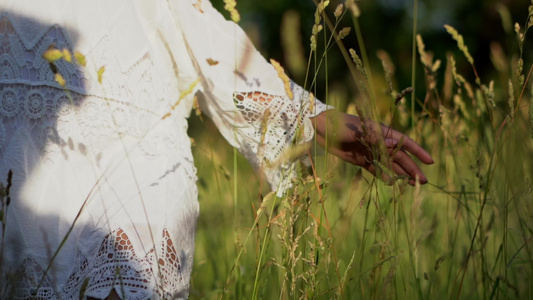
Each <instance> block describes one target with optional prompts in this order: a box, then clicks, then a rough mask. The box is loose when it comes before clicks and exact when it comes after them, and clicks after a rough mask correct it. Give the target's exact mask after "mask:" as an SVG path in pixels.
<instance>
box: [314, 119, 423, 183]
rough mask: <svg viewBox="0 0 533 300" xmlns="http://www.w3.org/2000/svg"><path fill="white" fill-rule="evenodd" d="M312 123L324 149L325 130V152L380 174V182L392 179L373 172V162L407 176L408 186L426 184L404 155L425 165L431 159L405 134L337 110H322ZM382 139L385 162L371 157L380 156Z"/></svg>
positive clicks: (374, 164) (413, 164) (417, 169)
mask: <svg viewBox="0 0 533 300" xmlns="http://www.w3.org/2000/svg"><path fill="white" fill-rule="evenodd" d="M311 120H312V121H313V125H314V126H315V129H316V140H317V142H318V143H319V144H320V145H321V146H322V147H324V146H325V144H326V127H327V143H328V147H327V149H328V151H329V152H330V153H332V154H334V155H336V156H338V157H339V158H341V159H343V160H344V161H346V162H349V163H351V164H354V165H358V166H361V167H363V168H365V169H367V170H368V171H369V172H370V173H372V174H374V175H376V174H380V175H381V177H382V179H383V180H385V181H389V180H390V179H391V178H389V176H388V175H387V174H385V172H379V170H376V161H379V162H386V164H387V165H386V166H387V167H388V168H389V169H391V170H393V171H394V173H396V175H400V176H402V175H403V176H407V177H408V178H409V184H411V185H414V184H415V178H417V177H418V179H419V181H420V183H421V184H424V183H427V178H426V176H425V175H424V173H422V171H421V170H420V168H419V167H418V165H417V164H416V163H415V162H414V161H413V159H412V158H411V157H410V156H409V155H408V154H407V152H409V153H411V154H412V155H413V156H415V157H417V158H418V159H419V160H420V161H421V162H423V163H425V164H428V165H429V164H432V163H433V159H432V158H431V156H430V155H429V154H428V153H427V152H426V151H425V150H424V149H423V148H422V147H420V145H418V144H417V143H416V142H414V141H413V140H412V139H410V138H409V137H408V136H406V135H405V134H403V133H401V132H398V131H396V130H394V129H392V128H389V127H387V126H384V125H381V124H378V123H376V122H372V121H368V122H364V123H363V121H362V120H361V119H360V118H359V117H357V116H353V115H348V114H345V113H341V112H339V111H336V110H328V111H325V112H323V113H321V114H319V115H317V116H316V117H314V118H313V119H311ZM326 125H327V126H326ZM381 138H383V141H384V144H385V147H386V149H387V155H388V159H387V160H381V159H380V157H377V158H375V157H374V156H375V153H379V148H380V147H379V144H380V140H381ZM373 153H374V154H373ZM378 169H379V167H378Z"/></svg>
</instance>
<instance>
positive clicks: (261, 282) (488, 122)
mask: <svg viewBox="0 0 533 300" xmlns="http://www.w3.org/2000/svg"><path fill="white" fill-rule="evenodd" d="M524 9H526V10H527V7H524ZM334 10H335V8H327V9H326V10H325V11H326V12H327V13H328V14H329V16H330V17H331V16H332V15H333V11H334ZM349 14H351V12H347V13H346V15H345V16H344V17H351V16H350V15H349ZM336 15H337V13H335V16H336ZM361 17H364V11H363V12H361ZM333 18H334V17H333ZM319 24H321V25H322V30H324V32H323V33H322V35H318V34H317V35H316V37H315V39H316V41H315V42H316V46H317V50H316V51H315V52H313V53H312V54H311V58H310V59H309V60H308V61H309V68H308V70H309V74H308V78H309V79H308V80H307V81H306V82H305V84H306V87H307V88H311V89H312V88H313V86H314V85H315V84H321V83H317V82H316V80H315V79H316V77H315V76H316V73H317V72H324V71H325V72H327V57H328V56H327V55H324V51H323V49H322V50H320V49H321V48H320V46H323V47H324V49H329V48H330V47H331V45H332V43H330V42H328V41H334V40H331V39H330V38H331V37H334V35H333V34H332V33H331V30H333V28H337V27H336V25H335V24H336V23H335V22H333V23H332V24H330V25H329V26H328V24H327V21H326V20H325V19H321V20H320V23H319ZM354 24H355V25H354V26H355V27H356V28H355V29H356V30H354V32H355V35H354V34H353V33H352V36H351V38H357V36H359V39H361V37H362V33H364V29H361V28H360V30H357V23H354ZM331 25H332V26H331ZM443 25H444V24H443ZM522 28H528V24H527V23H526V26H522ZM328 30H329V31H328ZM334 30H335V31H336V32H338V29H334ZM359 31H360V32H359ZM448 31H450V30H448ZM361 32H362V33H361ZM413 32H415V33H416V30H414V31H413ZM310 34H311V33H310ZM452 34H453V38H455V39H456V40H457V39H458V34H460V32H453V30H452ZM520 34H522V36H521V35H520ZM517 36H518V38H520V37H522V40H519V43H518V44H519V47H518V48H517V49H519V51H518V52H519V57H520V55H521V53H522V52H523V51H524V50H523V49H525V48H524V47H526V48H527V45H525V46H524V42H523V39H524V38H523V37H524V36H525V30H524V29H519V31H518V32H517ZM348 38H350V37H348ZM422 38H423V36H422V37H421V38H420V41H419V44H418V47H417V49H413V51H416V55H415V57H416V60H417V61H416V62H413V63H416V64H421V63H422V64H423V65H424V66H425V73H424V74H416V76H424V77H425V82H426V85H425V86H417V87H416V88H417V90H419V91H420V90H425V98H424V99H416V101H417V103H418V107H419V109H417V110H416V111H415V110H413V109H412V108H413V107H414V106H411V102H407V101H408V100H405V99H404V100H401V101H397V102H399V103H398V106H396V105H395V103H394V102H395V98H394V96H397V95H398V94H400V92H394V93H393V91H390V88H388V86H389V87H390V86H392V84H390V83H389V81H390V80H386V79H385V74H384V70H383V68H382V67H381V66H371V65H369V62H368V61H369V60H368V59H364V60H363V65H364V66H363V68H369V69H368V70H369V71H368V73H367V75H368V76H370V78H368V79H367V80H365V79H364V78H365V76H364V75H361V74H360V73H354V76H353V77H354V78H353V80H354V83H355V84H358V85H359V88H360V90H361V91H360V94H359V95H353V96H351V98H349V99H354V100H349V101H347V102H342V101H345V99H346V95H345V92H343V91H340V90H337V89H330V90H329V95H328V102H329V103H330V104H333V105H335V106H337V107H339V108H340V107H347V108H348V110H351V111H353V112H355V111H356V110H355V109H354V104H355V105H357V106H361V107H366V108H368V109H367V110H363V111H367V112H372V114H376V116H375V118H377V119H378V120H379V121H381V122H384V123H391V121H392V120H393V118H395V120H397V121H398V122H392V123H394V124H397V123H400V124H401V123H403V124H405V121H407V120H410V121H411V122H412V125H413V126H412V130H411V131H410V132H408V133H409V134H410V135H411V136H414V137H416V138H417V141H418V142H420V143H421V144H422V145H423V146H424V147H425V148H426V149H428V150H429V151H430V153H431V155H432V156H433V158H434V159H435V162H436V163H435V164H434V165H432V166H429V167H424V171H425V172H426V175H427V177H428V178H429V184H428V185H425V186H416V187H410V186H408V185H406V183H405V182H403V181H402V180H399V181H397V182H396V183H395V184H394V185H392V186H387V185H385V184H384V183H383V182H381V181H377V180H375V179H374V178H373V177H371V176H370V175H368V174H367V173H365V172H362V171H361V170H360V169H359V168H357V167H353V166H348V165H345V164H343V163H342V162H341V161H339V160H338V159H337V158H335V157H331V156H328V155H323V156H316V157H314V165H313V166H314V171H313V169H312V168H308V167H302V169H301V172H300V173H299V175H298V177H297V179H295V181H294V186H295V188H294V190H293V191H291V192H289V193H288V194H287V195H286V196H284V197H282V198H276V197H275V196H273V195H272V194H270V195H269V191H268V189H267V187H266V184H265V183H264V182H263V183H261V178H260V175H258V174H256V173H255V172H254V171H253V170H252V169H251V167H249V165H248V164H247V162H246V161H245V159H243V158H242V157H241V156H237V157H236V158H235V157H234V155H233V154H234V152H233V150H232V149H230V148H229V147H226V148H225V150H224V151H222V150H221V149H222V148H221V146H220V145H221V144H222V143H223V141H222V140H221V138H220V137H219V136H218V135H217V134H216V133H215V129H214V128H212V126H211V125H210V124H209V123H208V122H207V123H204V122H199V121H195V122H196V123H197V124H195V126H199V127H200V128H202V130H201V131H202V133H201V134H199V135H197V136H194V137H195V139H196V142H197V146H195V147H194V152H195V158H196V162H197V167H198V172H199V173H198V174H199V179H200V182H199V188H200V204H201V214H200V220H199V223H198V231H197V240H196V245H197V248H196V253H195V266H194V268H193V276H192V278H193V279H192V286H191V298H194V299H196V298H207V299H214V298H223V299H250V298H263V299H278V298H280V299H288V298H292V299H300V298H319V299H330V298H343V299H368V298H370V299H381V298H395V299H435V298H438V299H441V298H450V299H456V298H458V299H479V298H484V299H507V298H511V299H519V298H520V299H524V298H525V299H527V298H531V297H533V278H532V276H533V261H532V257H531V256H532V254H533V253H532V249H531V236H532V233H533V210H532V209H533V204H531V199H532V197H533V186H532V185H531V180H532V178H533V176H532V175H533V173H532V166H533V161H532V140H531V136H530V128H531V120H530V119H529V108H530V103H531V98H533V96H531V86H532V83H531V80H530V79H529V77H528V74H527V72H528V71H529V69H528V68H529V67H528V66H530V65H531V62H522V63H521V64H522V67H520V66H519V65H517V64H519V62H518V61H517V60H513V59H510V58H509V59H508V60H509V61H512V62H513V63H511V64H509V66H508V67H509V69H507V70H499V72H501V73H502V74H499V75H498V76H495V77H497V78H494V79H493V80H494V81H495V82H496V84H493V83H491V79H489V80H488V81H482V80H487V79H486V78H483V79H481V78H480V77H479V76H478V74H477V72H476V69H475V59H476V58H475V57H473V58H466V59H465V57H464V56H460V55H462V54H463V53H465V46H464V45H463V44H459V45H458V47H457V48H456V49H453V48H452V49H449V50H450V52H455V53H456V54H455V56H454V57H453V59H452V58H451V57H434V58H432V57H431V56H430V54H431V50H432V49H431V48H432V47H431V45H430V44H427V45H425V47H422V48H421V44H420V43H421V42H422V40H421V39H422ZM302 40H305V39H302ZM450 40H452V36H450ZM320 41H322V42H320ZM469 42H473V41H464V43H465V44H466V45H468V43H469ZM337 45H339V43H337ZM413 46H416V44H414V45H413ZM420 49H423V50H424V51H425V52H424V51H421V50H420ZM341 51H342V52H343V53H344V54H345V57H346V58H348V59H347V60H346V63H347V64H349V65H350V68H351V69H352V71H354V70H356V69H357V66H356V65H355V64H354V63H353V62H352V61H351V59H350V58H349V55H348V53H349V51H348V49H341ZM365 51H366V52H367V53H368V54H370V53H372V52H376V51H377V50H376V49H366V50H365ZM487 51H490V49H487ZM492 51H494V50H492ZM426 52H427V53H426ZM428 53H429V54H428ZM368 54H365V56H367V55H368ZM493 54H494V53H493ZM424 55H428V56H427V57H425V56H424ZM494 55H497V54H494ZM421 56H422V62H420V57H421ZM380 57H386V56H383V53H382V55H381V56H380ZM437 60H440V61H441V62H440V63H437ZM470 60H471V61H470ZM454 62H456V63H454ZM387 63H388V64H390V63H394V61H392V62H387ZM464 63H470V64H471V65H472V67H473V70H474V71H473V72H474V73H475V74H473V76H472V74H459V73H457V72H458V71H456V70H455V69H454V68H453V67H452V65H455V64H457V65H459V64H464ZM385 65H386V64H385ZM370 68H371V69H372V71H371V72H370ZM517 70H519V71H518V72H517ZM385 72H386V70H385ZM507 74H514V75H512V76H511V77H513V78H512V79H511V82H512V84H509V83H508V82H507V80H506V79H505V78H507V77H508V75H507ZM521 76H522V77H521ZM465 78H474V79H473V82H469V81H468V80H467V79H465ZM502 78H504V79H505V81H504V82H501V79H502ZM521 78H522V79H521ZM446 80H448V83H449V84H448V85H447V84H443V85H440V84H437V83H438V82H442V81H446ZM414 81H415V80H414V79H413V82H414ZM302 84H304V83H302ZM361 84H362V86H361ZM494 86H496V88H495V87H494ZM510 86H511V88H510V89H511V92H510V93H509V91H508V89H509V87H510ZM404 88H405V87H401V88H399V90H403V89H404ZM500 89H501V90H500ZM382 90H389V92H388V93H380V91H382ZM510 94H511V95H513V97H514V98H513V99H514V101H509V99H511V97H510V96H509V95H510ZM416 95H420V93H417V94H416ZM422 95H423V93H422ZM413 98H415V95H413ZM339 99H342V100H339ZM365 101H366V102H367V103H365ZM368 101H372V102H371V103H368ZM374 105H375V109H373V108H372V107H373V106H374ZM403 126H404V128H405V127H407V126H405V125H403ZM409 127H411V126H409ZM213 149H216V151H215V150H213ZM234 166H237V168H238V169H237V174H235V172H233V173H232V172H231V171H232V170H233V169H234ZM235 179H236V180H237V182H235V181H234V180H235ZM235 184H236V185H237V189H236V190H234V186H235ZM235 193H237V194H238V195H236V194H235ZM267 195H268V196H267ZM234 199H237V201H234ZM265 200H266V204H263V206H262V201H265ZM258 216H259V217H258Z"/></svg>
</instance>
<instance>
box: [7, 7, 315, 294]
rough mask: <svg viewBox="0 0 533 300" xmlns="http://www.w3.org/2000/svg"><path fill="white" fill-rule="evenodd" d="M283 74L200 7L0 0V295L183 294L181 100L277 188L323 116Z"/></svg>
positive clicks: (189, 164)
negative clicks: (79, 58) (54, 56)
mask: <svg viewBox="0 0 533 300" xmlns="http://www.w3.org/2000/svg"><path fill="white" fill-rule="evenodd" d="M48 49H59V50H62V49H67V50H69V52H70V53H72V54H74V53H75V52H76V51H78V52H79V53H82V54H83V55H84V56H85V59H86V65H85V66H81V65H80V64H79V63H75V60H74V59H73V60H72V62H68V61H67V57H63V58H61V59H59V60H57V61H55V63H54V64H52V65H51V64H50V63H49V62H48V61H47V60H45V59H44V58H43V53H45V52H46V51H47V50H48ZM102 67H104V68H105V71H104V72H103V73H102V70H104V69H101V68H102ZM99 71H100V72H99ZM56 74H60V75H61V76H62V77H63V78H64V79H65V85H64V87H62V86H61V85H60V84H59V83H58V81H57V80H56V77H55V76H56ZM99 74H100V75H101V76H100V77H101V78H99ZM286 83H287V82H284V81H282V80H281V79H280V77H279V74H278V72H277V71H276V70H275V69H274V68H273V67H272V66H271V65H270V64H269V63H267V62H266V61H265V60H264V58H263V57H261V55H260V54H259V53H258V52H257V51H256V50H255V49H254V47H253V46H252V45H251V44H250V42H249V40H248V39H247V38H246V36H245V34H244V33H243V32H242V30H241V29H240V28H239V27H238V26H237V25H235V23H233V22H229V21H226V20H224V18H223V17H222V16H221V15H220V14H219V13H218V12H217V11H216V10H214V9H213V7H212V6H211V3H209V2H208V0H197V1H196V0H194V1H190V0H169V1H163V0H145V1H130V0H122V1H118V0H116V1H107V0H102V1H95V0H87V1H79V0H77V1H64V0H61V1H54V0H39V1H25V0H24V1H23V0H13V1H8V0H0V182H2V183H3V185H4V187H6V186H7V185H8V184H10V185H11V186H10V191H9V194H10V202H9V203H8V201H7V197H6V196H5V195H4V196H2V197H0V199H1V201H0V204H1V208H0V213H1V214H0V215H1V218H0V220H1V222H2V224H1V225H2V231H1V232H0V238H1V244H0V246H1V251H0V254H1V258H0V269H1V273H0V274H1V277H0V298H2V299H5V298H14V299H27V298H32V297H35V298H36V299H73V298H76V299H78V298H80V296H82V297H85V296H90V297H97V298H105V297H106V296H107V295H108V294H109V293H110V291H111V289H115V290H116V291H117V293H118V294H119V295H121V296H123V298H126V299H156V298H186V297H187V294H188V288H189V281H190V272H191V268H192V262H193V252H194V232H195V224H196V218H197V216H198V201H197V189H196V186H195V182H196V174H195V168H194V165H193V158H192V155H191V149H190V140H189V137H188V136H187V134H186V130H187V117H188V116H189V113H190V110H191V107H192V104H193V98H194V97H195V96H196V97H197V98H198V99H199V102H200V104H201V108H202V110H203V112H204V113H205V114H207V115H209V116H210V117H211V118H212V119H213V121H214V122H215V124H216V125H217V126H218V128H219V129H220V131H221V133H222V134H223V135H224V136H225V138H226V139H227V140H228V141H229V142H230V143H231V144H232V145H233V146H235V147H237V148H238V149H239V150H240V151H241V152H242V153H243V154H244V155H245V156H246V157H247V158H248V159H249V160H250V162H251V163H252V164H253V165H254V166H255V167H256V168H260V169H262V170H263V171H264V172H265V174H266V176H267V178H268V180H269V182H270V183H271V185H272V187H273V189H279V190H282V189H283V188H285V187H286V185H287V180H288V178H289V173H290V172H291V168H292V167H291V163H290V162H284V163H282V164H281V165H280V164H279V163H278V162H279V159H280V158H281V157H282V156H283V155H282V153H283V151H285V150H286V149H287V148H289V147H290V146H291V145H292V144H293V142H294V139H295V137H298V136H299V137H300V138H299V141H297V142H305V141H308V140H310V139H311V138H312V135H313V129H312V126H311V124H310V121H309V117H311V116H314V115H316V114H318V113H320V112H322V111H324V110H325V109H326V107H325V106H324V105H323V104H321V103H320V102H318V101H316V102H315V100H314V99H313V98H312V97H310V96H309V95H308V94H307V93H306V92H304V91H303V90H302V89H301V88H300V87H298V86H296V85H294V84H292V83H287V84H288V86H286ZM286 88H287V89H286ZM288 89H290V90H291V92H292V93H294V94H293V95H292V97H290V96H289V94H290V93H288ZM263 120H266V122H265V121H263ZM265 126H266V127H265ZM265 129H266V130H265ZM276 166H277V167H276ZM9 170H12V177H11V178H8V172H9ZM4 191H5V189H4Z"/></svg>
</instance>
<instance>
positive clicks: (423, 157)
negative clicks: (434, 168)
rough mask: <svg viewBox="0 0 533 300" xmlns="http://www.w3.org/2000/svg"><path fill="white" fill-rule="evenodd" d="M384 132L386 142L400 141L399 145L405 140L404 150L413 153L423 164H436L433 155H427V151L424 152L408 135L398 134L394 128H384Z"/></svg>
mask: <svg viewBox="0 0 533 300" xmlns="http://www.w3.org/2000/svg"><path fill="white" fill-rule="evenodd" d="M382 130H383V136H384V138H385V139H386V140H387V139H393V140H396V141H398V143H400V141H402V140H403V143H402V149H404V150H406V151H407V152H409V153H411V154H412V155H414V156H415V157H417V158H418V159H419V160H420V161H421V162H423V163H425V164H427V165H431V164H433V163H434V161H433V158H431V155H429V153H427V151H426V150H424V148H422V147H421V146H420V145H418V144H417V143H416V142H415V141H413V140H412V139H411V138H410V137H408V136H407V135H405V134H403V133H401V132H398V131H396V130H394V129H392V128H389V127H386V126H382Z"/></svg>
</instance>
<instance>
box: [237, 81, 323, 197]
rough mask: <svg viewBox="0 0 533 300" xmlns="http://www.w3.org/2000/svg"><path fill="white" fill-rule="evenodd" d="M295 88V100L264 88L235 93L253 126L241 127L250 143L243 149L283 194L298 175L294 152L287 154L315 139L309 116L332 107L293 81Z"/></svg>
mask: <svg viewBox="0 0 533 300" xmlns="http://www.w3.org/2000/svg"><path fill="white" fill-rule="evenodd" d="M291 90H292V91H293V93H294V100H291V99H289V97H288V96H286V95H283V96H280V95H270V94H266V93H263V92H261V91H253V92H237V93H234V94H233V102H234V104H235V106H236V107H237V109H238V111H239V112H240V113H241V115H242V117H243V119H244V120H245V121H246V123H248V125H249V126H250V127H249V128H242V129H241V128H240V129H239V134H241V135H242V136H243V140H244V143H245V144H246V146H245V147H240V150H241V151H242V152H243V154H244V155H245V156H246V158H248V159H249V160H250V161H251V162H252V164H253V165H254V166H255V167H256V168H258V169H261V170H263V171H264V173H265V175H266V176H267V179H268V180H269V182H270V185H271V186H272V187H273V188H274V189H278V192H279V193H281V192H283V191H284V190H286V189H287V188H289V187H290V178H292V177H293V176H294V174H295V173H294V167H295V166H294V155H289V154H287V153H288V152H289V151H290V148H291V147H292V146H295V145H297V144H302V143H306V142H308V141H310V140H311V139H312V138H313V136H314V129H313V127H312V125H311V122H310V120H309V118H311V117H312V116H315V115H318V114H320V113H321V112H323V111H325V110H327V109H329V108H330V107H328V106H326V105H324V104H323V103H321V102H320V101H318V100H316V99H315V98H314V97H313V96H312V95H311V94H310V93H308V92H307V91H305V90H304V89H302V88H301V87H300V86H298V85H296V84H294V83H293V82H291ZM299 159H300V160H303V161H305V160H307V155H306V153H301V154H300V155H299Z"/></svg>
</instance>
